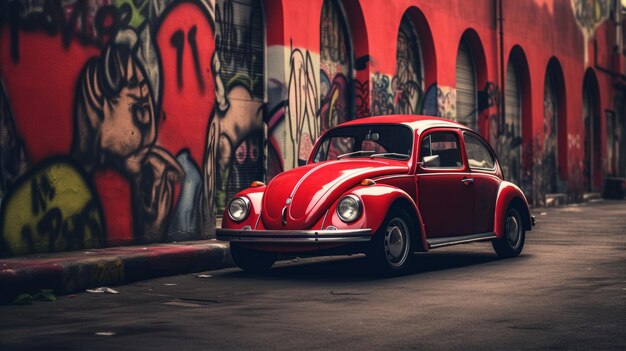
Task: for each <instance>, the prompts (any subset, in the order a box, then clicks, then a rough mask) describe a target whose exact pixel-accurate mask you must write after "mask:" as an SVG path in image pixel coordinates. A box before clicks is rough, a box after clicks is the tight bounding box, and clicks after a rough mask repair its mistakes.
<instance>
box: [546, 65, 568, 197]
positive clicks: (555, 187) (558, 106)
mask: <svg viewBox="0 0 626 351" xmlns="http://www.w3.org/2000/svg"><path fill="white" fill-rule="evenodd" d="M565 93H566V92H565V79H564V75H563V69H562V67H561V64H560V62H559V60H558V59H557V58H556V57H552V58H551V59H550V61H549V62H548V66H547V68H546V74H545V77H544V91H543V117H544V123H543V134H544V139H543V161H542V172H543V174H542V180H543V181H542V191H543V193H544V194H547V193H559V192H564V191H565V183H564V181H565V180H566V179H567V109H566V100H565V99H566V94H565Z"/></svg>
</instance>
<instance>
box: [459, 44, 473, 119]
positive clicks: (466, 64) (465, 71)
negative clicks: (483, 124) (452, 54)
mask: <svg viewBox="0 0 626 351" xmlns="http://www.w3.org/2000/svg"><path fill="white" fill-rule="evenodd" d="M476 105H477V104H476V70H475V69H474V60H472V52H471V49H470V47H469V45H468V44H467V41H465V40H461V44H460V45H459V52H458V54H457V57H456V116H457V121H458V122H460V123H462V124H465V125H466V126H468V127H470V128H472V129H474V130H476Z"/></svg>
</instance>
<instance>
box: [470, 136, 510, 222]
mask: <svg viewBox="0 0 626 351" xmlns="http://www.w3.org/2000/svg"><path fill="white" fill-rule="evenodd" d="M463 140H464V142H465V151H466V154H467V164H468V166H469V168H470V174H471V179H472V180H473V183H472V184H471V187H470V188H471V189H470V190H471V192H472V196H473V198H474V206H473V207H474V210H473V212H474V233H490V232H493V223H494V215H495V210H496V199H497V197H498V189H499V188H500V183H501V182H502V178H501V177H502V175H501V174H500V171H499V168H498V165H497V159H496V156H495V154H494V152H493V150H492V149H491V147H489V145H488V144H487V142H486V141H485V140H484V139H483V138H482V137H480V136H479V135H477V134H475V133H471V132H467V131H466V132H464V133H463Z"/></svg>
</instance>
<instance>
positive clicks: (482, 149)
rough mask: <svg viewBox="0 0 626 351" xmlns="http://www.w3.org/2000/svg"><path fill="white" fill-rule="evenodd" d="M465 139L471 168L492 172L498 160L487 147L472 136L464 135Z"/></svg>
mask: <svg viewBox="0 0 626 351" xmlns="http://www.w3.org/2000/svg"><path fill="white" fill-rule="evenodd" d="M463 139H464V140H465V149H466V150H467V161H468V163H469V166H470V168H472V169H484V170H492V169H494V168H495V167H496V160H495V159H494V157H493V154H492V153H491V151H489V148H487V145H485V144H484V143H483V142H482V141H480V140H479V139H478V138H476V137H475V136H473V135H471V134H464V135H463Z"/></svg>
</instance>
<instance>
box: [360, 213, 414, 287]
mask: <svg viewBox="0 0 626 351" xmlns="http://www.w3.org/2000/svg"><path fill="white" fill-rule="evenodd" d="M413 231H414V230H413V225H412V222H411V220H410V218H409V216H408V215H407V214H406V211H404V210H401V209H398V208H392V209H391V210H390V211H389V214H387V217H386V218H385V222H384V223H383V225H382V226H381V227H380V229H379V230H378V232H376V233H375V234H374V238H373V239H372V242H371V243H370V245H371V246H370V248H369V252H368V253H367V257H368V260H369V261H370V266H371V268H372V269H373V270H374V271H375V272H376V273H381V274H384V275H396V274H401V273H404V272H405V271H406V270H407V268H408V267H409V264H410V262H411V260H412V257H413V239H414V235H413Z"/></svg>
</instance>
